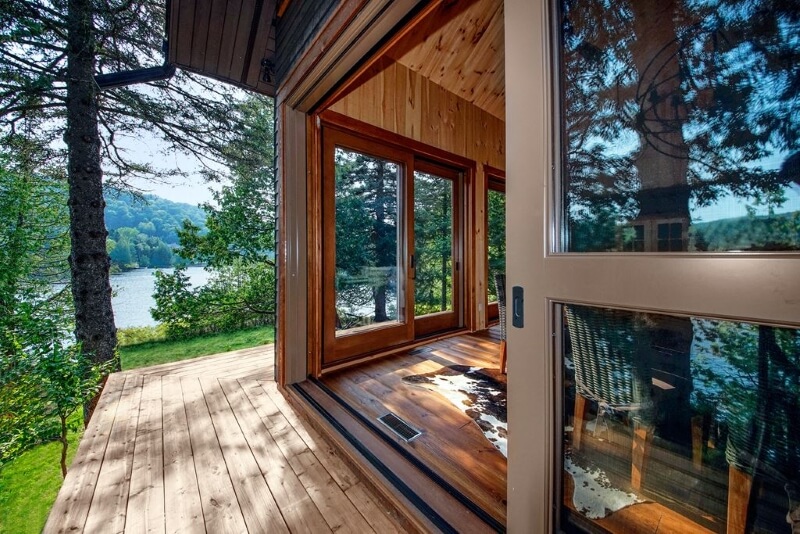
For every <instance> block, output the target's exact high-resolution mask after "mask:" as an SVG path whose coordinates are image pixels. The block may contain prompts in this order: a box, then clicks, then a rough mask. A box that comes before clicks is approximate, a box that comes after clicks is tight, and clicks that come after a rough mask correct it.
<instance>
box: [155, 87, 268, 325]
mask: <svg viewBox="0 0 800 534" xmlns="http://www.w3.org/2000/svg"><path fill="white" fill-rule="evenodd" d="M273 105H274V104H273V102H272V101H271V100H268V99H264V98H261V97H257V96H253V97H252V98H250V99H248V100H246V101H245V102H243V103H241V105H239V106H238V107H237V114H238V117H239V121H240V123H241V125H242V126H241V131H240V132H239V135H238V136H237V138H236V139H235V140H234V141H233V142H231V143H230V144H229V145H228V146H227V147H226V150H225V154H226V157H227V158H229V165H230V167H231V169H232V171H233V175H232V177H231V183H230V184H229V185H225V186H223V187H222V188H221V190H220V191H219V192H217V193H215V200H216V203H217V205H216V206H213V205H211V204H206V205H204V206H203V210H204V211H205V214H206V223H205V224H206V227H207V231H206V232H205V233H202V232H201V228H200V227H199V226H198V225H196V224H194V223H192V222H189V221H186V222H184V225H183V229H182V230H181V231H180V232H179V239H180V248H179V249H178V254H179V255H180V256H181V257H183V258H184V259H186V260H187V261H190V262H197V263H205V264H206V265H207V267H206V268H207V269H208V270H209V271H211V273H212V277H211V279H210V281H209V282H208V283H207V284H206V285H204V286H203V287H201V288H191V287H190V285H189V281H188V277H187V276H186V274H185V272H184V269H182V268H177V269H175V271H174V272H173V273H172V274H164V273H156V289H155V293H154V295H153V296H154V299H155V301H156V306H155V308H154V309H152V310H151V313H152V316H153V319H155V320H156V321H159V322H161V323H162V324H163V325H164V327H165V329H166V332H167V336H168V337H169V338H185V337H189V336H196V335H199V334H206V333H210V332H224V331H233V330H239V329H241V328H245V327H251V326H257V325H265V324H273V323H274V320H275V298H276V293H275V287H276V285H275V284H276V282H275V263H274V248H275V173H274V169H273V163H274V153H273V142H274V139H273V132H274V124H273V121H274V108H273Z"/></svg>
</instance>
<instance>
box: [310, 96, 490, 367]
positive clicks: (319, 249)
mask: <svg viewBox="0 0 800 534" xmlns="http://www.w3.org/2000/svg"><path fill="white" fill-rule="evenodd" d="M309 126H310V127H311V128H312V129H313V132H310V134H309V136H310V138H311V139H312V140H313V144H314V146H315V147H316V148H315V150H314V151H313V152H312V153H313V154H314V157H313V158H311V159H310V160H309V168H310V169H311V172H310V173H309V185H308V189H309V202H310V203H312V204H310V205H309V207H310V213H312V214H313V217H312V219H313V220H312V224H311V225H310V228H309V235H310V236H312V237H311V239H313V243H314V244H313V246H312V247H311V250H312V251H314V253H313V254H310V255H309V256H310V257H309V268H308V273H309V280H310V282H311V283H310V286H309V300H311V301H312V304H311V306H310V309H309V314H311V313H312V311H313V310H316V316H317V317H318V320H317V321H313V320H312V323H315V324H314V325H313V326H314V328H315V330H316V331H317V332H319V334H318V339H319V340H320V341H319V346H318V350H314V348H315V346H314V345H313V339H312V340H310V341H311V342H310V345H312V347H311V350H310V351H309V361H308V368H309V369H310V370H311V372H312V374H313V375H314V376H320V375H322V374H323V372H324V370H325V369H326V368H336V369H339V368H341V366H342V365H348V364H355V363H357V362H359V361H361V360H362V359H363V358H364V357H367V356H370V355H374V354H377V353H381V352H384V351H389V350H391V349H393V348H397V347H400V346H403V345H404V344H409V345H410V344H414V343H415V342H416V341H418V339H419V337H416V338H415V336H412V337H411V339H409V340H408V341H407V342H406V343H398V344H394V345H389V344H385V343H384V344H378V343H376V344H372V343H369V344H367V345H363V344H362V345H360V346H359V347H360V350H359V354H358V355H356V354H350V353H347V355H346V356H342V357H341V358H340V359H339V358H337V361H336V362H332V363H326V364H323V361H324V356H323V354H325V353H328V354H333V353H335V352H336V349H335V348H334V346H333V345H331V343H332V342H333V341H335V337H334V338H332V337H331V333H330V330H331V329H330V328H329V327H328V326H327V325H329V324H335V317H334V316H332V315H331V312H330V309H328V310H326V306H325V304H324V302H325V298H326V297H325V294H326V291H328V290H327V289H326V288H325V278H326V275H325V272H324V268H325V263H326V259H325V257H326V254H327V252H326V250H325V247H324V243H325V242H327V240H328V239H329V238H328V237H326V234H325V232H326V229H325V220H324V219H325V218H324V216H323V206H324V204H325V202H326V197H330V196H331V195H330V193H328V194H325V193H324V190H323V188H324V183H323V182H324V181H325V180H324V178H323V165H324V162H323V160H324V150H323V144H324V140H323V137H324V135H325V134H323V131H333V130H336V131H339V132H342V133H343V134H345V135H346V136H348V137H349V138H350V139H352V140H354V144H359V146H361V147H366V148H364V150H366V151H367V152H368V153H373V154H375V155H379V154H378V153H376V151H375V150H371V147H374V146H376V145H382V146H384V147H386V149H387V151H391V150H397V151H400V152H404V153H406V154H408V155H409V156H410V157H411V158H412V161H411V163H410V165H409V169H411V171H412V172H413V169H414V160H416V161H420V160H424V161H426V162H432V163H434V164H436V165H439V166H441V167H443V168H447V169H452V170H453V171H456V172H458V173H460V175H461V180H460V182H461V187H462V192H461V201H460V203H461V208H462V209H463V212H462V213H459V217H460V218H461V220H462V221H463V222H462V225H463V231H462V235H461V236H460V237H461V238H462V239H461V243H460V251H459V252H460V254H461V257H462V258H463V265H462V270H461V271H462V274H461V276H462V279H463V280H464V282H463V284H462V286H464V288H463V290H462V291H461V293H462V297H461V300H460V303H461V310H462V313H461V314H460V315H461V316H460V318H459V324H458V325H457V327H456V328H455V329H454V331H455V330H457V329H459V328H467V329H469V328H472V327H473V325H474V320H475V317H474V316H473V314H472V313H470V310H471V308H472V307H473V302H474V300H473V299H474V297H473V295H472V293H473V291H472V290H470V289H469V287H468V286H469V284H468V282H467V281H469V280H471V279H472V272H473V271H474V258H473V257H472V256H474V251H475V241H474V232H473V231H472V228H473V227H474V220H473V219H474V212H475V207H474V206H472V205H471V203H472V202H474V192H472V193H470V188H471V187H473V184H474V177H475V174H476V164H475V162H474V161H472V160H469V159H467V158H464V157H462V156H458V155H455V154H451V153H449V152H446V151H444V150H441V149H438V148H436V147H432V146H429V145H426V144H423V143H420V142H419V141H415V140H413V139H408V138H406V137H403V136H401V135H398V134H395V133H393V132H388V131H386V130H383V129H381V128H377V127H375V126H372V125H369V124H366V123H363V122H361V121H357V120H355V119H352V118H350V117H347V116H345V115H342V114H340V113H336V112H334V111H330V110H325V111H321V112H319V113H317V114H315V115H313V116H312V118H311V119H310V120H309ZM337 135H338V134H337ZM356 140H360V141H356ZM386 153H387V154H388V153H389V152H386ZM390 159H391V158H390ZM395 159H397V156H396V157H395ZM328 172H331V170H330V169H329V170H328ZM406 200H408V199H406ZM328 209H330V208H328ZM328 231H330V230H328ZM410 232H412V233H411V234H410V236H411V238H412V239H413V228H411V229H410ZM330 261H331V259H330V258H328V260H327V262H328V263H330ZM412 290H413V286H412ZM412 296H413V294H412ZM327 298H328V299H330V298H331V297H330V295H328V296H327ZM328 308H329V307H328ZM326 314H327V315H326ZM412 326H413V325H412ZM423 331H424V329H423ZM439 333H441V332H439V331H437V330H436V329H435V328H432V330H431V331H430V332H429V333H428V332H426V334H429V335H436V334H439ZM341 338H342V336H340V339H341ZM390 341H392V340H390ZM329 351H333V352H329ZM343 354H345V353H343ZM315 355H316V356H315Z"/></svg>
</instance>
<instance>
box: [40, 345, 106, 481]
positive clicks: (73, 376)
mask: <svg viewBox="0 0 800 534" xmlns="http://www.w3.org/2000/svg"><path fill="white" fill-rule="evenodd" d="M32 363H34V365H33V367H32V368H31V369H30V372H31V375H32V376H34V377H35V378H36V381H37V384H38V387H39V390H40V391H41V396H42V400H43V401H44V403H45V406H46V410H45V414H46V415H51V414H52V415H55V416H57V417H58V419H59V422H60V428H61V433H60V437H61V444H62V449H61V474H62V475H63V476H67V464H66V459H67V447H68V442H67V418H68V417H69V416H70V415H72V414H73V413H74V412H75V410H77V409H78V408H81V407H83V406H84V404H86V403H88V402H89V401H90V400H91V399H92V398H93V397H94V396H95V395H96V394H97V392H98V391H99V390H100V386H101V379H102V377H104V376H108V374H109V373H111V372H112V371H113V370H114V369H115V368H116V367H117V362H115V361H109V362H105V363H104V364H102V365H93V364H92V361H91V360H90V359H89V358H87V357H86V356H85V355H84V354H83V353H82V352H81V350H80V348H79V347H77V346H75V345H72V346H69V347H62V346H61V345H59V344H54V345H53V346H52V347H51V348H50V350H49V351H47V352H46V353H42V354H41V355H40V356H39V358H38V361H36V362H32Z"/></svg>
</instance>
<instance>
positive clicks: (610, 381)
mask: <svg viewBox="0 0 800 534" xmlns="http://www.w3.org/2000/svg"><path fill="white" fill-rule="evenodd" d="M564 317H565V325H566V326H565V332H564V343H563V346H564V355H563V373H564V384H565V389H564V396H563V403H564V404H563V406H564V414H565V416H564V422H563V425H564V426H563V430H564V432H563V436H564V455H563V466H564V471H563V484H562V487H563V489H564V491H563V500H562V502H563V504H564V506H563V508H562V510H563V513H562V521H563V522H564V525H565V526H566V527H567V528H568V529H569V528H570V527H574V526H582V527H586V526H587V524H589V523H591V524H593V525H595V526H599V527H602V528H604V529H606V530H608V531H611V532H627V531H631V530H630V529H632V528H634V527H635V528H637V529H639V530H637V531H648V530H647V525H649V524H650V523H651V522H652V518H654V517H660V518H663V519H664V521H669V524H670V525H672V526H671V527H670V528H671V529H676V530H675V531H678V532H699V531H703V529H707V530H708V531H712V532H728V533H733V532H787V533H789V532H797V529H800V502H798V488H799V487H800V332H799V331H798V330H797V329H791V328H775V327H770V326H764V325H756V324H750V323H743V322H727V321H717V320H710V319H704V318H682V317H672V316H666V315H660V314H648V313H634V312H630V311H620V310H611V309H603V308H593V307H586V306H575V305H566V306H564ZM665 524H666V523H665ZM793 528H794V529H795V530H794V531H793V530H792V529H793Z"/></svg>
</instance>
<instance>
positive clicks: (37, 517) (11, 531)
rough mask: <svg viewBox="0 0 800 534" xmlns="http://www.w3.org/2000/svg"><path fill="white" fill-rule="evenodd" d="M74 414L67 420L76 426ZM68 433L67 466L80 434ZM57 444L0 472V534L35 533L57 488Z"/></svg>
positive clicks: (40, 448) (23, 456) (31, 452)
mask: <svg viewBox="0 0 800 534" xmlns="http://www.w3.org/2000/svg"><path fill="white" fill-rule="evenodd" d="M79 417H80V415H79V413H77V412H76V414H74V415H73V416H72V418H71V420H74V422H76V423H77V422H78V421H79V419H78V418H79ZM79 426H80V428H81V432H75V431H70V433H69V435H68V440H69V450H68V453H67V465H69V464H70V463H71V462H72V458H73V456H75V451H76V450H77V448H78V442H79V440H80V437H81V434H82V433H83V426H82V425H79ZM60 459H61V443H58V442H52V443H46V444H44V445H39V446H37V447H34V448H33V449H31V450H29V451H26V452H24V453H22V454H21V455H20V456H19V457H18V458H16V459H14V460H12V461H11V462H9V463H8V464H6V465H4V466H3V468H2V469H0V534H26V533H28V532H30V533H37V534H38V533H39V532H41V531H42V529H43V528H44V524H45V522H46V521H47V514H48V513H50V508H51V507H52V506H53V503H54V502H55V500H56V495H58V490H59V489H60V488H61V482H62V481H63V479H62V478H61V466H60V464H59V461H60Z"/></svg>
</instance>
